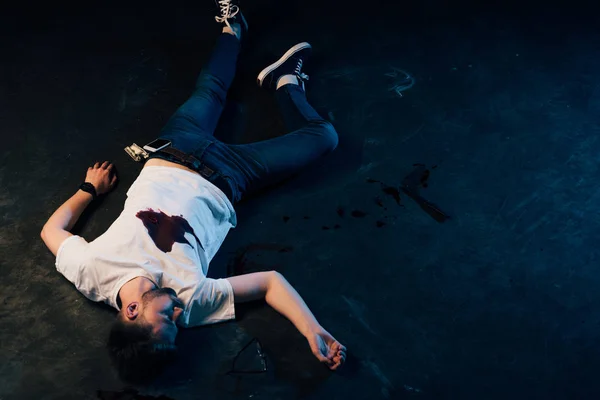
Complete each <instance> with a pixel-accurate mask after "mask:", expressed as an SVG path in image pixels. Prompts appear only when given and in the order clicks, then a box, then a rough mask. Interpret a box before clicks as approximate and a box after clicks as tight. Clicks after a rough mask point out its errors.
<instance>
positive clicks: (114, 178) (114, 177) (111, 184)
mask: <svg viewBox="0 0 600 400" xmlns="http://www.w3.org/2000/svg"><path fill="white" fill-rule="evenodd" d="M116 183H117V176H116V175H115V176H113V177H112V179H111V180H110V186H115V184H116Z"/></svg>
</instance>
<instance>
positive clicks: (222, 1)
mask: <svg viewBox="0 0 600 400" xmlns="http://www.w3.org/2000/svg"><path fill="white" fill-rule="evenodd" d="M219 6H220V7H221V16H218V17H215V21H217V22H220V23H222V22H224V23H225V24H226V25H227V26H228V27H230V28H231V25H229V21H228V19H229V18H233V17H235V16H236V15H237V13H238V12H240V8H239V7H238V6H236V5H231V0H219Z"/></svg>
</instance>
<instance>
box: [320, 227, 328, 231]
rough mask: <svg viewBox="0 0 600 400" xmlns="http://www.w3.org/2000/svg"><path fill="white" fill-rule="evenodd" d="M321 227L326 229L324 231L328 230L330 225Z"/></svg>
mask: <svg viewBox="0 0 600 400" xmlns="http://www.w3.org/2000/svg"><path fill="white" fill-rule="evenodd" d="M321 229H322V230H324V231H328V230H329V227H328V226H322V227H321Z"/></svg>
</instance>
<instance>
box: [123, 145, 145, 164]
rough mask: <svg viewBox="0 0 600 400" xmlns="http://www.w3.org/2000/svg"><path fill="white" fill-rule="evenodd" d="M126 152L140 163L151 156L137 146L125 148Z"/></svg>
mask: <svg viewBox="0 0 600 400" xmlns="http://www.w3.org/2000/svg"><path fill="white" fill-rule="evenodd" d="M125 152H126V153H127V154H129V157H131V158H133V160H134V161H137V162H140V161H142V160H146V159H147V158H148V157H150V154H148V152H147V151H146V150H144V149H143V148H141V147H140V146H138V145H137V144H135V143H134V144H132V145H131V146H127V147H125Z"/></svg>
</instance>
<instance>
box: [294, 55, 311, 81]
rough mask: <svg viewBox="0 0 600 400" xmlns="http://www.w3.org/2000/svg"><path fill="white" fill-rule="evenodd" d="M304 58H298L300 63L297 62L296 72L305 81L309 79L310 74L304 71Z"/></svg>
mask: <svg viewBox="0 0 600 400" xmlns="http://www.w3.org/2000/svg"><path fill="white" fill-rule="evenodd" d="M303 62H304V61H303V60H302V59H299V60H298V64H296V69H295V70H294V73H295V74H296V76H297V77H298V78H299V79H300V80H303V81H307V80H308V75H306V74H304V73H302V64H303Z"/></svg>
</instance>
